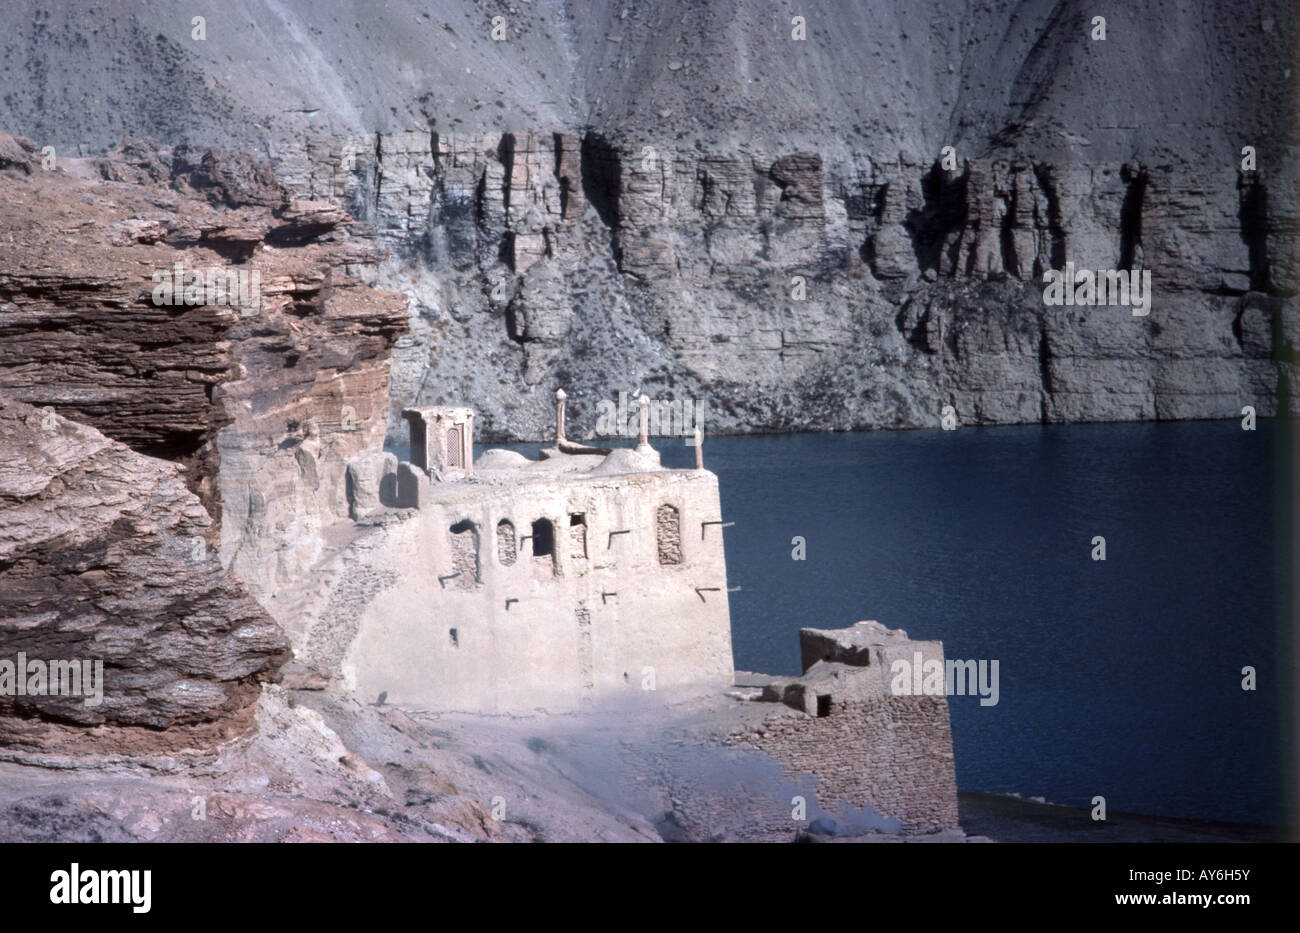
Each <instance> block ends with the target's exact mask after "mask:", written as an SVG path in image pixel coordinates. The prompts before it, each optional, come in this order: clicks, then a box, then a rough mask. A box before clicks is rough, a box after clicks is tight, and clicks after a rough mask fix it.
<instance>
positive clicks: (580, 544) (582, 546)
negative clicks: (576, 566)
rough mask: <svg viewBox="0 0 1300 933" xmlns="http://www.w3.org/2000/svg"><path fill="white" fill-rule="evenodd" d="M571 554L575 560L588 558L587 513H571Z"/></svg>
mask: <svg viewBox="0 0 1300 933" xmlns="http://www.w3.org/2000/svg"><path fill="white" fill-rule="evenodd" d="M569 556H570V557H572V558H573V559H574V560H586V559H587V514H586V513H585V512H573V513H570V515H569Z"/></svg>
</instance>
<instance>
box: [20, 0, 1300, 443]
mask: <svg viewBox="0 0 1300 933" xmlns="http://www.w3.org/2000/svg"><path fill="white" fill-rule="evenodd" d="M28 2H29V4H30V9H28V10H24V9H22V7H23V2H22V0H20V2H19V4H18V7H16V8H15V13H14V16H13V17H12V18H13V21H14V24H15V28H14V33H13V38H12V39H11V40H10V45H11V46H12V47H13V48H14V54H12V55H10V56H7V57H6V59H5V61H6V64H4V65H2V66H0V74H3V75H4V76H5V77H7V78H8V79H9V81H8V84H9V86H11V87H12V88H13V90H12V91H11V92H10V93H9V94H7V95H5V96H4V97H3V99H0V118H4V119H7V120H8V122H9V125H10V126H11V127H13V128H16V129H18V130H20V131H22V132H24V133H25V134H26V135H28V136H32V137H36V138H39V140H40V143H41V145H45V144H46V143H49V144H50V145H52V146H53V147H54V148H55V149H56V150H58V151H59V152H60V153H63V152H68V151H77V152H99V151H103V150H104V149H105V148H108V147H111V146H114V145H116V144H117V142H118V141H119V140H120V139H121V138H122V137H123V136H124V135H127V133H126V132H125V127H128V126H129V127H143V128H147V129H148V130H149V131H151V132H153V133H155V134H157V135H158V136H159V137H160V138H166V139H169V140H175V139H185V140H190V141H193V142H195V143H208V144H216V143H220V144H221V145H222V146H224V147H232V146H233V147H234V148H238V149H242V150H247V151H250V152H255V153H258V154H259V155H261V156H263V157H265V159H266V160H267V161H269V162H270V163H271V164H273V165H274V167H275V169H276V171H277V174H278V175H279V177H280V178H281V179H282V180H283V182H284V184H286V185H287V186H288V187H289V188H291V189H292V190H294V191H295V192H296V193H297V194H298V195H299V196H300V197H306V198H310V199H316V200H322V201H329V202H331V203H333V204H335V205H346V206H347V208H348V210H349V211H350V212H351V213H352V214H353V215H354V216H356V217H359V218H363V219H365V220H367V221H369V222H371V223H372V224H373V225H374V227H375V228H376V229H377V230H378V231H379V235H380V236H381V238H382V239H383V241H384V242H385V244H386V245H388V246H389V247H390V248H392V249H393V251H394V254H395V255H394V259H393V260H392V261H391V262H390V263H388V264H386V265H385V266H384V268H383V271H382V273H381V274H382V276H383V281H384V283H385V284H386V285H388V286H389V287H394V288H400V289H402V290H404V291H406V292H407V293H408V294H409V295H410V296H411V297H412V299H413V300H412V303H411V308H410V310H411V321H410V323H411V332H410V334H409V335H408V336H407V337H405V338H403V341H402V343H401V344H400V345H399V346H398V348H397V352H396V353H395V356H394V379H393V404H392V408H391V411H390V428H392V429H393V430H394V432H395V433H396V434H398V435H400V434H401V433H402V431H403V430H404V428H403V426H402V424H401V422H400V420H399V418H398V417H397V415H398V413H399V412H400V410H401V409H402V408H403V407H405V406H409V405H436V404H449V403H452V402H455V403H463V404H469V405H472V406H473V407H475V409H476V410H478V411H479V412H480V414H481V418H482V422H481V426H480V427H481V432H482V433H483V435H484V437H485V438H486V439H490V440H495V439H504V438H516V437H527V438H536V437H540V436H541V435H542V432H543V430H544V428H545V423H546V415H547V410H548V408H549V404H548V400H549V393H550V392H551V391H553V390H554V388H555V386H556V385H557V384H562V385H564V386H566V387H567V388H568V390H569V391H570V395H571V403H570V404H571V413H570V414H571V419H570V420H571V424H572V432H571V433H572V434H573V435H574V437H575V438H578V437H581V436H583V435H584V434H588V433H590V432H591V431H592V430H593V428H594V424H595V417H594V412H595V406H596V405H597V404H598V403H599V402H600V401H601V400H609V399H612V398H616V397H617V393H618V392H619V391H620V390H625V391H629V392H633V393H635V392H638V391H646V392H647V393H648V394H650V395H652V396H654V397H656V398H658V397H673V398H676V399H698V400H703V401H706V402H707V409H708V418H707V425H706V427H707V429H708V430H710V431H718V430H737V431H766V430H786V429H811V430H840V429H848V428H867V427H911V426H932V425H937V424H938V423H939V421H940V418H941V413H942V411H943V410H944V407H945V406H949V405H950V406H952V408H953V409H954V412H955V414H956V416H957V418H958V420H959V423H962V424H970V423H984V424H992V423H1008V422H1025V421H1087V420H1101V419H1135V418H1196V417H1227V416H1229V415H1236V414H1239V413H1240V410H1241V408H1242V407H1244V406H1246V405H1251V406H1253V407H1254V408H1255V409H1256V410H1257V411H1258V412H1259V413H1260V414H1272V413H1274V412H1276V411H1278V410H1284V409H1286V408H1287V406H1288V405H1290V404H1291V402H1290V400H1289V399H1290V395H1289V390H1288V389H1286V388H1285V386H1286V385H1288V384H1289V381H1290V380H1291V379H1293V378H1294V376H1295V375H1296V374H1295V372H1294V370H1293V367H1294V362H1293V347H1294V333H1293V332H1294V329H1295V324H1294V323H1293V322H1294V318H1295V313H1294V295H1295V279H1296V269H1295V263H1296V259H1295V256H1296V250H1295V248H1294V246H1295V232H1296V213H1297V207H1296V205H1297V193H1296V178H1295V172H1294V164H1295V160H1294V158H1292V157H1291V156H1292V154H1293V153H1294V151H1295V145H1296V130H1295V127H1296V125H1297V124H1296V121H1295V120H1294V97H1295V95H1294V88H1293V80H1292V78H1291V76H1290V71H1289V65H1290V60H1291V57H1292V56H1291V50H1292V49H1293V48H1294V44H1295V39H1296V32H1295V16H1294V9H1293V7H1292V6H1291V5H1290V4H1287V3H1285V2H1282V0H1270V2H1267V3H1265V4H1263V5H1262V6H1259V7H1258V8H1257V9H1254V10H1252V11H1250V12H1249V13H1248V14H1243V13H1242V11H1241V10H1240V9H1239V8H1238V6H1237V5H1234V4H1231V3H1226V2H1213V0H1206V2H1202V3H1198V4H1196V5H1195V10H1194V13H1193V14H1192V15H1188V13H1187V11H1185V10H1183V9H1182V8H1175V7H1174V6H1172V5H1169V4H1164V3H1156V4H1154V5H1149V6H1143V7H1141V8H1133V9H1124V10H1112V11H1109V12H1107V13H1105V14H1104V18H1105V19H1106V23H1105V27H1104V32H1101V33H1099V32H1098V29H1097V24H1096V23H1094V22H1093V19H1094V17H1095V16H1097V15H1099V14H1098V11H1096V10H1093V9H1091V8H1089V7H1087V5H1086V4H1083V3H1080V2H1076V0H1069V2H1055V0H995V2H992V3H988V4H984V5H982V6H980V7H979V8H978V9H971V10H963V11H960V12H958V11H954V10H953V9H952V8H951V5H950V4H948V3H945V2H942V0H928V2H919V3H900V4H891V3H879V4H875V3H873V4H848V5H846V4H843V3H838V2H832V0H807V2H806V3H804V4H802V5H801V7H800V9H799V10H798V15H797V16H796V15H795V13H793V12H790V11H785V12H783V11H781V10H779V9H777V8H774V7H772V6H771V5H770V4H758V3H752V2H749V0H725V2H721V3H710V4H697V3H689V2H677V0H670V2H664V3H656V4H649V5H641V6H638V5H635V4H633V5H626V6H625V5H622V4H595V5H578V6H573V5H568V6H566V5H554V4H515V5H510V4H502V5H499V8H498V7H497V6H494V7H493V8H492V10H490V11H489V10H487V9H484V8H480V7H477V6H474V5H470V4H461V3H455V2H446V3H442V2H435V3H432V4H430V3H423V2H422V3H418V4H417V3H408V2H405V0H394V2H392V3H387V4H385V5H384V6H383V7H382V8H379V9H374V10H369V11H367V14H366V15H365V16H364V17H356V18H350V17H348V16H337V15H334V14H332V13H330V12H328V11H326V10H322V9H319V8H316V7H313V6H312V5H310V4H294V3H291V4H288V5H283V4H277V5H267V4H263V3H258V2H254V3H251V4H249V6H248V9H247V16H248V19H249V20H250V21H252V22H254V23H255V24H256V27H257V28H255V29H246V30H233V31H227V30H224V29H223V30H218V32H219V34H220V36H221V43H220V54H215V50H216V48H217V43H215V42H212V41H207V42H202V41H195V40H193V39H192V38H191V36H190V33H189V26H188V25H187V24H186V23H182V22H181V21H180V20H179V19H178V18H177V17H175V15H174V13H173V11H171V10H170V8H169V7H168V6H167V5H166V4H163V3H160V2H155V0H137V2H135V3H133V4H132V5H131V6H130V7H129V9H128V10H126V11H124V12H123V15H120V16H113V17H109V18H107V19H106V20H104V21H102V22H97V23H96V26H97V29H98V32H96V33H95V35H94V37H93V38H91V39H86V38H84V37H83V36H82V35H81V33H82V32H83V31H84V23H82V22H81V21H80V20H78V19H77V18H75V17H74V16H72V15H71V14H70V13H65V12H64V11H62V10H54V11H50V10H48V9H46V8H45V6H44V5H42V4H37V3H35V0H28ZM495 16H499V17H501V18H503V20H504V24H503V25H504V29H498V30H496V31H495V32H494V31H493V22H494V19H493V17H495ZM796 19H797V20H798V22H795V20H796ZM287 47H291V48H293V49H294V50H295V53H294V55H292V56H285V55H283V54H282V49H284V48H287ZM120 48H132V49H140V50H142V52H141V54H136V55H131V56H120V55H117V54H115V53H116V50H117V49H120ZM1153 48H1159V49H1162V50H1166V51H1167V52H1168V54H1167V55H1153V54H1151V50H1152V49H1153ZM146 49H147V51H148V54H144V53H143V50H146ZM74 57H75V59H76V61H77V62H78V67H68V62H69V61H70V60H72V59H73V58H74ZM232 61H233V62H235V63H237V64H236V66H235V67H232V65H231V62H232ZM27 62H38V63H40V66H41V67H39V68H31V69H28V68H27V67H26V65H25V64H24V63H27ZM357 62H364V63H366V64H365V66H364V67H359V66H355V64H343V63H357ZM244 65H252V67H242V66H244ZM162 85H166V88H167V90H166V92H165V94H163V102H161V103H160V102H159V100H158V98H157V95H158V94H159V93H162V92H158V91H157V88H158V87H160V86H162ZM104 87H122V88H126V89H127V91H126V92H125V93H124V94H122V95H115V98H116V97H118V96H120V97H122V98H123V99H121V100H117V99H115V101H114V104H115V106H111V107H108V106H106V107H94V106H90V107H85V106H82V105H81V102H82V101H84V100H86V99H89V100H95V99H97V97H98V96H100V95H102V93H103V91H102V90H101V89H102V88H104ZM143 87H149V88H150V94H148V95H144V94H143V93H131V91H130V89H132V88H143ZM146 99H147V100H148V101H149V106H144V105H143V103H142V101H144V100H146ZM70 100H77V101H78V106H77V107H75V108H71V107H69V108H66V109H67V111H68V112H66V113H59V112H56V111H57V109H58V107H57V102H59V101H70ZM1247 147H1249V153H1248V152H1247V151H1246V150H1247ZM60 157H61V156H60ZM195 171H196V173H197V175H198V176H200V177H202V176H203V169H202V166H196V167H195ZM248 181H249V183H250V184H255V183H256V178H255V177H253V176H250V177H249V179H248ZM1066 263H1073V264H1074V268H1076V269H1091V270H1097V269H1115V270H1145V271H1150V272H1151V273H1152V280H1153V290H1154V293H1155V294H1154V298H1153V302H1152V310H1151V314H1150V315H1148V316H1146V317H1143V318H1133V317H1132V316H1130V315H1128V314H1127V309H1125V308H1120V307H1104V308H1075V307H1051V306H1046V305H1045V304H1044V301H1043V297H1042V293H1043V282H1042V274H1043V272H1044V271H1046V270H1049V269H1058V270H1059V269H1063V268H1064V267H1065V264H1066ZM1279 386H1283V388H1282V389H1280V388H1279Z"/></svg>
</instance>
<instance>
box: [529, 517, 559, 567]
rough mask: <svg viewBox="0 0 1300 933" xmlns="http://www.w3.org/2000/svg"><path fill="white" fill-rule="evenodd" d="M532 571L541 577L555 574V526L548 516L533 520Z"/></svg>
mask: <svg viewBox="0 0 1300 933" xmlns="http://www.w3.org/2000/svg"><path fill="white" fill-rule="evenodd" d="M531 540H532V543H533V572H534V574H535V575H536V576H538V577H540V578H542V579H549V578H550V577H553V576H555V526H554V525H553V524H551V520H550V519H549V518H539V519H538V520H537V521H535V522H533V534H532V539H531Z"/></svg>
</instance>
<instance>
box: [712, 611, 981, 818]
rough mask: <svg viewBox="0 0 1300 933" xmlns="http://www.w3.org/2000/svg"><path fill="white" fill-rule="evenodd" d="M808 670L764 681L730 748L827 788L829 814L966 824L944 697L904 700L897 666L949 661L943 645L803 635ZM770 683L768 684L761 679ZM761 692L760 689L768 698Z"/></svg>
mask: <svg viewBox="0 0 1300 933" xmlns="http://www.w3.org/2000/svg"><path fill="white" fill-rule="evenodd" d="M799 642H800V648H801V653H802V657H803V668H804V673H803V675H802V676H801V677H796V678H765V677H755V678H752V679H751V681H750V682H751V683H753V684H754V685H755V689H754V692H755V695H754V696H752V699H753V700H756V701H759V702H753V703H748V704H746V709H745V712H744V713H743V715H742V719H743V725H741V726H740V727H739V728H737V729H736V730H735V731H734V732H732V733H731V735H730V736H728V739H727V744H730V745H739V746H746V747H750V748H754V749H757V750H759V751H762V752H765V753H766V754H768V755H770V756H772V757H773V758H775V759H776V760H777V761H778V762H780V763H781V765H782V766H783V767H784V768H785V769H786V770H787V771H788V772H790V773H792V774H810V775H812V776H814V777H815V778H816V779H817V782H818V791H817V796H818V801H819V802H820V804H821V806H822V807H823V808H826V809H832V808H834V807H836V806H842V805H848V806H850V807H855V808H861V807H863V806H864V805H869V806H870V807H871V808H872V809H873V810H874V811H875V813H877V814H879V815H881V816H884V817H886V818H890V819H896V820H898V821H899V822H900V823H901V825H902V829H903V830H904V831H905V832H930V831H933V830H937V829H942V828H951V827H955V826H956V825H957V779H956V771H955V766H954V760H953V753H952V732H951V729H950V727H949V722H948V700H947V697H945V696H930V695H896V694H895V693H894V692H893V691H892V689H891V665H892V664H893V663H894V661H897V660H905V661H907V662H908V663H912V660H913V658H914V656H915V655H917V654H919V655H920V656H921V659H922V662H928V661H931V660H936V661H938V662H939V664H940V665H941V666H942V664H943V660H944V658H943V645H942V644H941V643H940V642H937V641H912V640H911V639H909V638H908V637H907V633H906V632H904V631H902V630H899V629H888V628H886V627H885V626H883V625H881V624H880V623H878V622H859V623H857V624H856V625H854V626H851V627H849V628H844V629H831V630H823V629H802V630H801V631H800V632H799ZM759 681H763V683H762V685H761V688H759V687H758V682H759ZM759 689H761V693H759V692H758V691H759Z"/></svg>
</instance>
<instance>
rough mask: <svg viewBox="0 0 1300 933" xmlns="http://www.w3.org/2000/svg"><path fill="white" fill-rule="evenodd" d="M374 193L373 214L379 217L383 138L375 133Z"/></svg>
mask: <svg viewBox="0 0 1300 933" xmlns="http://www.w3.org/2000/svg"><path fill="white" fill-rule="evenodd" d="M374 182H375V185H374V191H373V194H372V195H371V203H372V204H373V205H374V214H373V215H372V216H374V217H378V216H379V193H380V191H381V190H382V189H383V185H384V137H383V135H382V134H381V133H375V178H374Z"/></svg>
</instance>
